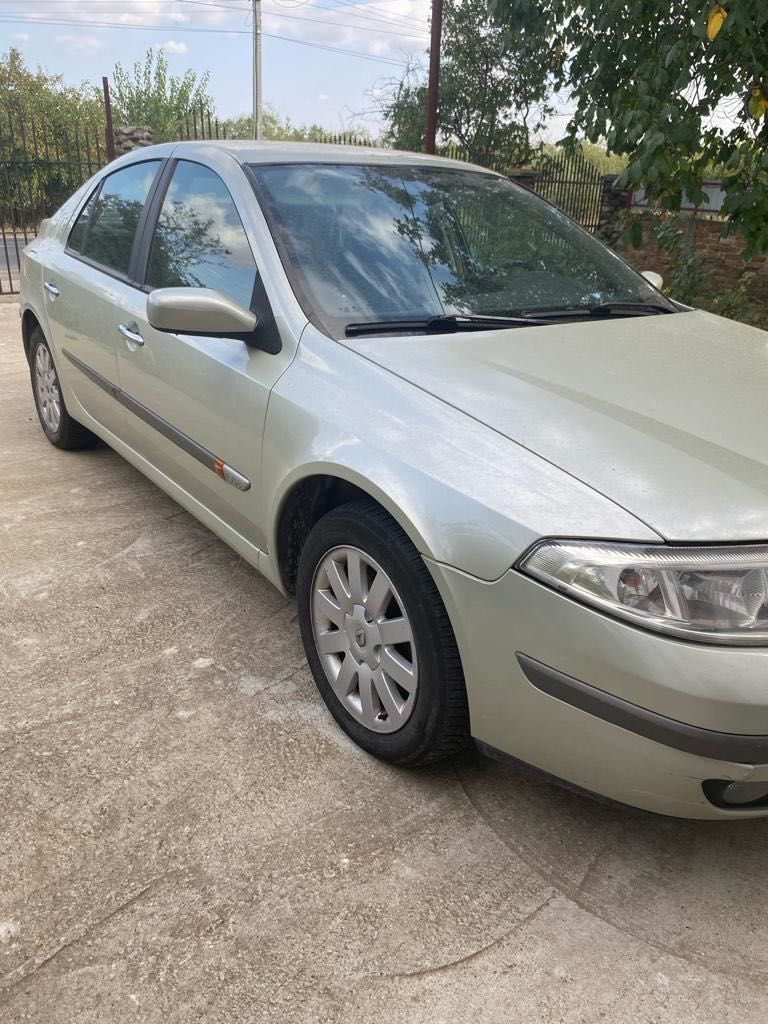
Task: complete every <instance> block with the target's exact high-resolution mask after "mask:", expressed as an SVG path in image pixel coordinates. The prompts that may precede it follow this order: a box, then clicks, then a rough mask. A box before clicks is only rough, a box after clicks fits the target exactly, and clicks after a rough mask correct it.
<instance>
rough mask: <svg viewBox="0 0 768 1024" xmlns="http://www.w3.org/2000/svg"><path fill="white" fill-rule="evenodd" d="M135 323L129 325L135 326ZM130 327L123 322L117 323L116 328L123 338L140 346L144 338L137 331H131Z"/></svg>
mask: <svg viewBox="0 0 768 1024" xmlns="http://www.w3.org/2000/svg"><path fill="white" fill-rule="evenodd" d="M135 326H136V324H131V327H135ZM131 327H126V325H125V324H118V325H117V329H118V331H120V333H121V334H122V336H123V337H124V338H125V340H126V341H127V342H128V343H129V345H130V344H134V345H138V346H139V347H141V346H142V345H143V344H144V339H143V338H142V336H141V335H140V334H139V332H138V331H132V330H131Z"/></svg>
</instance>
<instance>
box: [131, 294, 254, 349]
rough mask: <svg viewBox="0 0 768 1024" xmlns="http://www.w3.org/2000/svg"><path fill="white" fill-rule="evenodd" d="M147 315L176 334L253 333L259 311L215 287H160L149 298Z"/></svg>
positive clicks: (155, 325)
mask: <svg viewBox="0 0 768 1024" xmlns="http://www.w3.org/2000/svg"><path fill="white" fill-rule="evenodd" d="M147 319H148V320H149V322H150V324H151V325H152V326H153V327H155V328H157V330H158V331H173V332H174V333H175V334H214V335H221V336H222V337H228V336H231V335H243V334H253V332H254V331H255V330H256V325H257V324H258V319H257V317H256V314H255V313H252V312H251V311H250V310H249V309H243V307H242V306H239V305H238V304H237V303H236V302H233V301H232V299H230V298H227V296H226V295H222V294H221V292H217V291H214V290H213V289H212V288H156V289H155V290H154V291H153V292H150V293H149V297H148V298H147Z"/></svg>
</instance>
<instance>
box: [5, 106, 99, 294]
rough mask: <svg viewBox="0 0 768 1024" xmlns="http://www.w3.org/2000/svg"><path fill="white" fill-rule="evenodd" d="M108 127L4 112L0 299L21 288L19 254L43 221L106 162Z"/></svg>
mask: <svg viewBox="0 0 768 1024" xmlns="http://www.w3.org/2000/svg"><path fill="white" fill-rule="evenodd" d="M106 160H107V155H106V146H105V136H104V128H103V125H99V124H87V125H60V124H58V125H50V124H45V123H42V122H40V121H38V120H36V119H35V117H34V115H32V114H30V113H28V112H27V111H25V110H23V109H21V108H18V107H12V106H9V107H8V108H7V109H5V110H3V111H0V294H3V293H5V292H15V291H17V288H18V270H19V264H20V259H19V257H20V253H21V250H22V249H23V248H24V246H25V245H26V244H27V242H29V241H30V240H31V239H32V238H34V237H35V235H36V234H37V229H38V227H39V224H40V221H41V220H42V219H43V218H44V217H47V216H49V215H50V214H51V213H53V211H54V210H56V209H57V208H58V207H59V206H60V205H61V204H62V203H63V202H64V200H65V199H66V198H67V196H69V195H71V194H72V192H74V191H75V189H77V188H79V186H80V185H81V184H82V183H83V182H84V181H85V180H86V179H87V178H89V177H90V176H91V175H92V174H94V173H95V172H96V171H97V170H98V169H99V167H101V166H102V165H103V164H104V163H106Z"/></svg>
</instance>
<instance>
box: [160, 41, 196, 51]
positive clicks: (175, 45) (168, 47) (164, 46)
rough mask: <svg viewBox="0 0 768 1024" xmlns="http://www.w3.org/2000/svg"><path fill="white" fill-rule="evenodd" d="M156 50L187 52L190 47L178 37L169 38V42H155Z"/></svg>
mask: <svg viewBox="0 0 768 1024" xmlns="http://www.w3.org/2000/svg"><path fill="white" fill-rule="evenodd" d="M155 49H156V50H163V51H164V52H165V53H187V52H188V50H189V47H188V46H187V44H186V43H182V42H180V41H179V40H178V39H169V40H168V42H167V43H155Z"/></svg>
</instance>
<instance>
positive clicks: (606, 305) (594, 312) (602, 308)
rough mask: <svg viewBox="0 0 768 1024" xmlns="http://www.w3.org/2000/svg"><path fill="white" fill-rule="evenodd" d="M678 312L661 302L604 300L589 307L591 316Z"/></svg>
mask: <svg viewBox="0 0 768 1024" xmlns="http://www.w3.org/2000/svg"><path fill="white" fill-rule="evenodd" d="M678 312H679V310H677V309H672V308H671V307H670V306H662V305H661V303H660V302H603V303H601V304H600V305H599V306H590V307H589V313H590V315H591V316H637V315H638V314H639V315H641V316H643V315H648V314H653V313H678Z"/></svg>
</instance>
